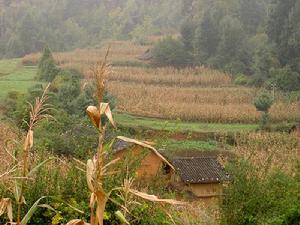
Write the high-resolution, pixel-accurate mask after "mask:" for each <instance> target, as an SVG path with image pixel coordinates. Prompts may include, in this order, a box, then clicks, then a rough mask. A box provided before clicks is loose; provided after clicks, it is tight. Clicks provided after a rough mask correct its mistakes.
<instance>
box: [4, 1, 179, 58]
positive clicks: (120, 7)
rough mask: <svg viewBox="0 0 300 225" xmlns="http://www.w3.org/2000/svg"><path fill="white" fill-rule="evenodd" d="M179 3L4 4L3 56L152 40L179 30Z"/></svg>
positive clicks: (83, 2) (34, 2) (45, 2)
mask: <svg viewBox="0 0 300 225" xmlns="http://www.w3.org/2000/svg"><path fill="white" fill-rule="evenodd" d="M181 4H182V0H159V1H151V3H150V4H149V1H148V0H126V1H124V0H122V1H120V0H110V1H99V0H89V1H81V0H61V1H60V2H59V4H57V2H56V1H55V0H50V1H44V0H33V1H29V0H25V1H22V3H21V4H20V2H14V1H12V2H11V1H4V2H3V1H0V9H1V10H0V18H5V19H3V20H1V23H0V24H1V29H0V58H1V57H20V56H23V55H25V54H28V53H32V52H37V51H41V50H42V48H43V47H44V45H45V44H46V43H47V44H48V45H49V47H50V48H51V49H52V50H53V51H66V50H70V49H75V48H82V47H87V46H95V45H99V43H101V41H103V40H105V39H128V38H132V39H133V40H134V41H136V42H141V43H145V42H149V40H147V38H148V36H149V35H153V34H155V33H160V32H162V30H166V31H167V30H171V31H172V30H173V31H176V29H178V26H179V25H180V22H181V19H182V16H183V15H182V12H181ZM170 9H171V10H170ZM146 35H147V36H146ZM145 39H146V40H145ZM150 41H151V40H150Z"/></svg>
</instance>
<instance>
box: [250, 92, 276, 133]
mask: <svg viewBox="0 0 300 225" xmlns="http://www.w3.org/2000/svg"><path fill="white" fill-rule="evenodd" d="M273 102H274V99H273V97H272V96H271V95H270V94H269V93H268V92H265V91H263V92H260V93H259V94H258V95H257V96H256V98H255V100H254V105H255V107H256V109H257V111H260V112H262V114H261V119H260V128H261V129H262V130H269V129H270V115H269V109H270V108H271V106H272V104H273Z"/></svg>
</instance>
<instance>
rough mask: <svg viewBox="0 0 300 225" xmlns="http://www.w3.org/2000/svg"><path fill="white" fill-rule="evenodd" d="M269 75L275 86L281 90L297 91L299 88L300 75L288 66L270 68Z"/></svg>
mask: <svg viewBox="0 0 300 225" xmlns="http://www.w3.org/2000/svg"><path fill="white" fill-rule="evenodd" d="M270 75H271V77H272V78H271V79H273V80H274V82H275V84H276V86H277V87H278V88H279V89H281V90H283V91H297V90H299V89H300V75H299V73H297V72H294V71H293V70H292V69H291V67H290V66H286V67H284V68H279V69H272V70H271V71H270Z"/></svg>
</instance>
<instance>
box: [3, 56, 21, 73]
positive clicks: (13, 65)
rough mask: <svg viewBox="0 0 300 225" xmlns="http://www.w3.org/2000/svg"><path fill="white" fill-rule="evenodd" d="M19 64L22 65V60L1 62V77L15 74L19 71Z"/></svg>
mask: <svg viewBox="0 0 300 225" xmlns="http://www.w3.org/2000/svg"><path fill="white" fill-rule="evenodd" d="M19 63H20V59H6V60H1V61H0V77H1V76H5V75H8V74H10V73H12V72H14V71H15V70H16V69H17V67H18V64H19Z"/></svg>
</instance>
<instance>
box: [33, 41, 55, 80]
mask: <svg viewBox="0 0 300 225" xmlns="http://www.w3.org/2000/svg"><path fill="white" fill-rule="evenodd" d="M58 73H59V69H58V68H57V67H56V65H55V62H54V58H53V56H52V53H51V51H50V49H49V47H48V46H46V47H45V48H44V51H43V55H42V58H41V59H40V61H39V65H38V72H37V77H38V79H39V80H44V81H48V82H51V81H52V80H53V79H54V78H55V76H56V75H57V74H58Z"/></svg>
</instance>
